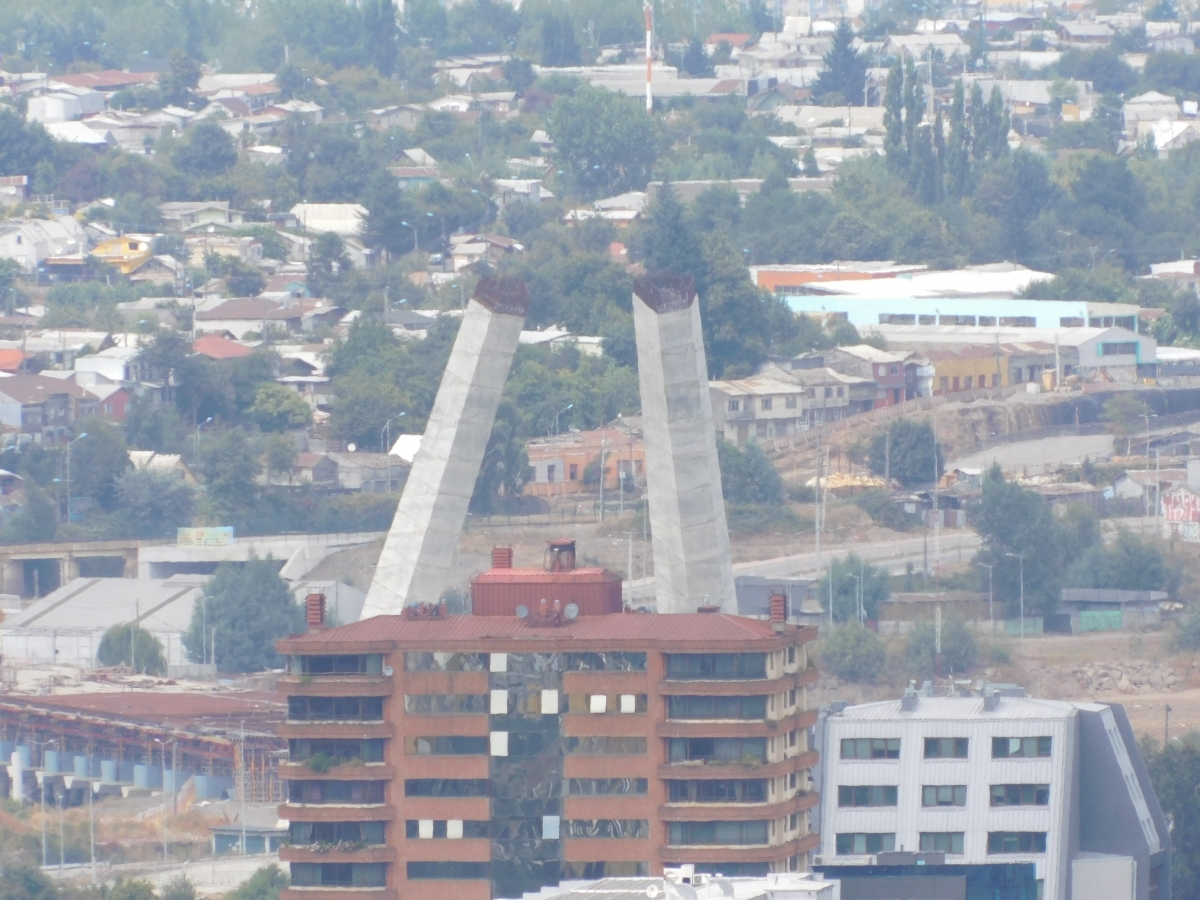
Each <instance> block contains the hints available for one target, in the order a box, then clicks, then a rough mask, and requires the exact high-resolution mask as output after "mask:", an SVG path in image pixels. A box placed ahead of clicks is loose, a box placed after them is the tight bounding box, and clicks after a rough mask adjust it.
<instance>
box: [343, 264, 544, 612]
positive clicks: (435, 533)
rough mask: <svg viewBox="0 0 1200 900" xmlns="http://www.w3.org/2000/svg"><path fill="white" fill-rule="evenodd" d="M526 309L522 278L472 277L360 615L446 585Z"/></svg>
mask: <svg viewBox="0 0 1200 900" xmlns="http://www.w3.org/2000/svg"><path fill="white" fill-rule="evenodd" d="M528 307H529V292H528V290H527V288H526V287H525V283H524V282H522V281H520V280H518V279H514V278H502V277H497V278H485V279H484V280H483V281H481V282H479V286H478V287H477V288H476V289H475V296H473V297H472V298H471V300H470V301H469V302H468V303H467V308H466V310H465V312H464V313H463V321H462V325H461V326H460V327H459V330H458V337H457V339H456V340H455V341H454V349H453V350H452V351H451V353H450V361H449V363H448V364H447V365H446V371H445V374H443V375H442V383H441V385H440V386H439V387H438V393H437V398H436V399H435V400H434V402H433V411H432V412H431V413H430V414H429V423H428V424H427V425H426V426H425V437H424V439H423V440H422V441H421V449H420V450H419V451H418V452H417V456H416V459H414V460H413V466H412V471H411V472H410V473H409V475H408V481H407V482H406V483H405V485H404V493H403V494H402V495H401V497H400V505H399V506H398V507H397V509H396V517H395V519H394V520H393V521H392V527H391V529H390V530H389V531H388V536H387V539H386V540H385V542H384V545H383V552H382V554H380V557H379V565H378V566H377V567H376V569H375V577H374V579H373V580H372V581H371V587H370V590H369V591H368V592H367V599H366V602H365V604H364V605H363V611H362V618H364V619H366V618H369V617H371V616H377V615H382V614H397V613H399V612H400V610H401V609H402V608H403V607H404V606H406V605H408V604H411V603H436V602H437V601H438V599H439V598H440V597H441V595H442V592H443V591H445V589H446V588H447V587H448V586H449V583H450V567H451V564H452V563H453V561H454V551H455V548H456V547H457V545H458V536H459V533H460V532H461V531H462V527H463V521H464V520H465V518H466V514H467V504H468V503H469V502H470V499H471V493H472V492H473V491H474V489H475V479H476V477H477V476H478V475H479V466H480V464H481V463H482V462H483V454H484V451H485V450H486V449H487V443H488V438H489V437H491V434H492V423H493V420H494V419H495V418H496V408H497V407H498V406H499V405H500V395H501V393H502V392H503V390H504V382H505V381H506V380H507V378H508V370H509V366H510V365H511V364H512V358H513V353H515V352H516V349H517V339H518V338H519V337H520V334H521V327H522V325H523V324H524V322H525V311H526V309H527V308H528Z"/></svg>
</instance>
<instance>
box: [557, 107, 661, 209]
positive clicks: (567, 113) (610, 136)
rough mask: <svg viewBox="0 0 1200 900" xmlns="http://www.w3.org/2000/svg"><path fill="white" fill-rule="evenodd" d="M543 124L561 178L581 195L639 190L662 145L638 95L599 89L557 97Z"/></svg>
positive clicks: (658, 127) (657, 128) (655, 123)
mask: <svg viewBox="0 0 1200 900" xmlns="http://www.w3.org/2000/svg"><path fill="white" fill-rule="evenodd" d="M547 125H548V126H549V129H548V130H549V133H550V136H551V137H552V138H553V139H554V149H555V153H556V154H557V155H558V157H559V160H560V164H561V165H562V167H563V169H564V170H565V172H564V177H565V178H566V179H567V180H568V181H569V182H571V183H573V184H574V185H575V186H576V188H577V189H578V191H579V192H580V193H581V194H582V195H584V196H585V197H595V196H597V195H599V194H601V193H603V192H606V191H607V192H609V193H614V194H616V193H620V192H621V191H631V190H643V189H645V187H646V183H647V182H648V181H649V180H650V174H651V171H652V170H653V168H654V163H655V161H656V160H657V159H658V156H659V154H660V153H661V152H662V149H663V146H664V133H663V129H662V126H661V125H660V123H659V122H658V120H657V119H653V118H651V117H650V116H649V115H647V114H646V110H645V107H644V105H643V103H642V102H641V100H639V99H638V98H635V97H627V96H625V95H624V94H618V93H614V92H612V91H606V90H603V89H602V88H593V87H581V88H579V89H578V90H576V91H575V93H574V94H573V95H570V96H564V97H559V98H558V100H556V101H555V103H554V107H553V109H552V110H551V111H550V117H549V120H548V122H547Z"/></svg>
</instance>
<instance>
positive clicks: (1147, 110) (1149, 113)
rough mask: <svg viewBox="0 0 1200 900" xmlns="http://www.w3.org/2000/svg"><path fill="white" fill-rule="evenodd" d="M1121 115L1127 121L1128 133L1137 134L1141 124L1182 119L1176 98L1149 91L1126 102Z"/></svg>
mask: <svg viewBox="0 0 1200 900" xmlns="http://www.w3.org/2000/svg"><path fill="white" fill-rule="evenodd" d="M1121 114H1122V116H1123V118H1124V120H1125V129H1126V131H1131V132H1136V131H1137V128H1138V124H1139V123H1141V122H1149V123H1154V122H1158V121H1161V120H1162V119H1166V120H1168V121H1174V120H1176V119H1178V118H1180V116H1181V113H1180V111H1179V103H1178V102H1176V100H1175V98H1174V97H1169V96H1167V95H1166V94H1162V93H1159V92H1158V91H1147V92H1146V93H1145V94H1139V95H1138V96H1136V97H1131V98H1130V99H1129V100H1126V101H1125V105H1124V107H1123V108H1122V111H1121Z"/></svg>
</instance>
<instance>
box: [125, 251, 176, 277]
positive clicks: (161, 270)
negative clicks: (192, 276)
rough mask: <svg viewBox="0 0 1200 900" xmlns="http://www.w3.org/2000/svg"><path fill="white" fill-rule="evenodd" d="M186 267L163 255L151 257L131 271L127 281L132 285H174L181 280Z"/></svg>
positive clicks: (173, 258) (171, 257)
mask: <svg viewBox="0 0 1200 900" xmlns="http://www.w3.org/2000/svg"><path fill="white" fill-rule="evenodd" d="M185 273H186V267H185V266H184V264H183V263H181V262H180V261H179V260H177V259H176V258H175V257H173V256H170V255H168V254H165V253H160V254H158V255H157V256H151V257H150V258H149V259H148V260H146V261H145V262H144V263H142V264H141V265H140V266H138V267H137V268H136V269H134V270H133V273H132V274H131V275H130V276H129V280H130V281H131V282H132V283H133V284H140V283H141V282H144V281H145V282H150V283H151V284H163V285H166V284H175V283H176V282H178V281H181V280H182V279H183V276H184V274H185Z"/></svg>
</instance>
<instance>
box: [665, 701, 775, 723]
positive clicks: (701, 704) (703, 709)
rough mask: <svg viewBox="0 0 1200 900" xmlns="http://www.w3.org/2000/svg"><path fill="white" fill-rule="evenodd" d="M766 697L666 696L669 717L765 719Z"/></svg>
mask: <svg viewBox="0 0 1200 900" xmlns="http://www.w3.org/2000/svg"><path fill="white" fill-rule="evenodd" d="M766 716H767V698H766V697H765V696H755V697H728V696H716V697H668V698H667V718H669V719H765V718H766Z"/></svg>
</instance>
